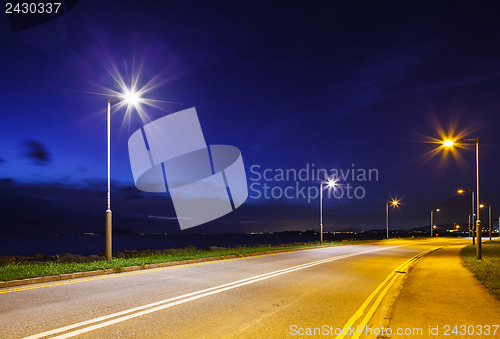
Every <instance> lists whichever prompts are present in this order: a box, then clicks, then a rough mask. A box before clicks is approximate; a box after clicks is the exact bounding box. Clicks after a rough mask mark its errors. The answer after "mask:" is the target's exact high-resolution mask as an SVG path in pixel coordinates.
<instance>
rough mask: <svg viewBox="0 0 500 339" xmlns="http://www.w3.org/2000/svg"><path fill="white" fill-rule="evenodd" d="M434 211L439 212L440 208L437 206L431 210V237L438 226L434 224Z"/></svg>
mask: <svg viewBox="0 0 500 339" xmlns="http://www.w3.org/2000/svg"><path fill="white" fill-rule="evenodd" d="M434 211H436V212H439V211H440V209H439V208H436V209H433V210H431V238H432V230H433V229H435V228H436V226H434Z"/></svg>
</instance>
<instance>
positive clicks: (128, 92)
mask: <svg viewBox="0 0 500 339" xmlns="http://www.w3.org/2000/svg"><path fill="white" fill-rule="evenodd" d="M122 89H123V93H122V94H121V95H119V97H118V98H115V99H110V98H108V99H107V102H108V114H107V127H108V129H107V144H108V147H107V148H108V151H107V158H108V166H107V169H108V192H107V208H106V260H108V261H109V260H111V256H112V250H111V249H112V230H111V221H112V218H111V171H110V160H111V159H110V158H111V103H113V102H115V101H121V102H123V103H120V105H119V106H118V108H120V107H122V106H124V105H125V104H127V105H128V107H127V112H128V111H130V110H131V109H132V107H134V108H136V109H137V107H138V106H139V104H140V103H141V97H140V94H139V93H138V92H136V91H135V90H134V88H132V89H129V88H126V87H125V88H122Z"/></svg>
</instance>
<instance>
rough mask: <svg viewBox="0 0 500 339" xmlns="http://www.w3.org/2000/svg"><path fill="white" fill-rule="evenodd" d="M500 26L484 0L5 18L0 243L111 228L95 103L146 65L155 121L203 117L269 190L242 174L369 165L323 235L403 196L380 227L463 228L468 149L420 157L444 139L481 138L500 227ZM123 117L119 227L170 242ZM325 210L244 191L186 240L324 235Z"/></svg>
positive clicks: (84, 4) (125, 6)
mask: <svg viewBox="0 0 500 339" xmlns="http://www.w3.org/2000/svg"><path fill="white" fill-rule="evenodd" d="M499 15H500V4H499V3H498V2H494V1H479V2H474V3H473V2H469V3H467V2H460V1H458V2H455V1H454V2H453V3H451V2H440V1H418V2H417V1H405V2H398V1H377V2H373V1H353V2H351V1H350V2H346V1H342V2H340V1H312V2H306V1H289V2H283V1H238V2H236V1H147V2H145V1H123V0H122V1H81V2H80V3H79V4H78V5H77V6H76V7H75V8H73V9H72V10H70V11H69V12H68V13H67V14H65V15H63V16H61V17H59V18H57V19H55V20H53V21H50V22H47V23H45V24H43V25H40V26H37V27H34V28H31V29H27V30H24V31H19V32H13V31H12V30H11V27H10V25H9V21H8V18H7V16H6V15H2V16H1V19H0V39H1V40H0V41H1V44H2V49H1V51H2V52H1V54H0V58H1V59H0V61H1V62H0V72H1V74H2V76H1V77H0V83H1V88H2V91H1V92H0V99H1V102H2V105H1V106H0V107H1V108H0V115H1V121H2V122H1V124H0V180H2V184H0V202H1V206H0V213H1V215H2V216H1V218H2V219H3V221H2V228H1V229H0V233H8V232H11V231H12V230H15V231H16V232H24V231H27V230H30V231H31V230H33V229H36V230H39V231H40V232H48V233H50V232H60V230H61V229H64V230H65V231H68V232H73V231H74V232H83V231H100V230H102V229H103V228H104V210H105V203H106V200H105V197H106V195H105V190H106V187H105V178H106V114H105V108H106V97H105V96H104V95H97V94H94V93H96V92H102V88H103V87H106V88H110V89H114V90H118V89H119V88H118V86H117V85H116V83H115V82H114V80H113V78H112V77H111V75H110V74H109V73H108V72H107V71H106V68H113V67H116V69H117V70H119V71H120V73H121V74H122V75H123V77H124V78H125V79H126V80H127V81H129V80H130V78H131V75H132V70H133V69H135V70H137V69H138V68H139V66H140V65H142V69H141V70H142V72H141V77H140V81H139V82H140V85H145V84H146V83H147V82H148V81H149V80H151V79H153V78H154V79H155V80H154V83H155V84H157V85H158V87H157V88H155V89H154V90H152V91H151V92H150V93H148V97H150V98H154V99H158V100H161V101H163V102H161V103H159V104H158V106H159V107H157V108H153V107H145V110H146V112H147V113H148V115H149V116H150V118H151V119H152V120H154V119H157V118H160V117H162V116H164V115H166V114H168V113H173V112H176V111H179V110H182V109H185V108H189V107H196V109H197V111H198V115H199V119H200V123H201V125H202V129H203V132H204V134H205V139H206V141H207V143H208V144H226V145H234V146H236V147H238V148H239V149H240V150H241V152H242V156H243V161H244V164H245V167H246V170H247V178H248V179H249V185H250V184H252V183H253V182H259V183H260V184H263V183H264V182H263V181H262V180H260V181H259V180H252V179H257V178H256V175H255V174H253V173H252V172H251V171H250V168H251V166H253V165H259V166H260V169H261V170H264V169H267V168H269V169H285V170H286V169H292V170H296V171H298V170H300V169H302V168H304V167H306V166H308V165H309V166H312V164H314V166H315V168H326V169H332V168H335V169H344V170H347V169H352V168H353V164H354V168H356V169H366V170H368V169H376V170H377V173H378V177H377V179H378V180H374V179H373V180H372V181H370V182H359V181H357V182H353V181H352V180H348V181H347V182H344V184H347V183H349V184H351V185H352V186H354V187H357V186H361V187H362V188H363V192H365V195H364V196H363V198H362V199H348V198H343V199H325V202H324V203H325V227H326V228H325V229H326V230H339V229H345V228H359V229H371V228H377V227H380V228H382V227H383V226H384V225H385V208H384V203H385V201H387V200H388V199H389V198H391V197H396V196H397V197H400V198H401V199H402V202H403V205H402V206H401V207H400V208H399V210H397V211H394V213H393V212H392V211H391V227H394V228H410V227H417V226H423V225H426V224H429V220H428V219H429V211H430V209H431V208H436V207H441V208H442V210H443V212H442V214H440V215H439V216H438V220H437V223H450V222H464V221H466V219H467V215H468V213H469V209H468V208H469V203H470V197H457V196H456V195H455V194H454V191H455V189H456V188H458V187H461V186H466V187H473V186H474V185H475V177H474V169H475V168H474V160H475V158H474V156H475V154H474V152H473V149H472V148H471V149H469V150H467V149H461V150H459V155H460V157H461V159H459V160H456V159H455V158H453V157H449V158H447V159H442V158H441V154H438V155H437V156H435V157H433V158H431V157H429V156H426V154H428V152H430V151H431V150H432V149H433V148H435V147H436V145H435V144H430V143H428V142H427V141H429V140H430V139H429V138H438V139H439V138H440V132H441V131H444V132H446V133H449V132H450V131H452V130H453V129H454V130H455V132H461V133H464V135H465V136H467V137H471V138H474V137H476V136H478V137H480V140H481V144H480V147H481V148H480V161H481V197H482V200H483V201H485V202H488V203H491V204H492V206H493V216H494V217H497V214H498V213H497V206H500V205H499V204H500V200H499V198H498V194H497V192H498V191H499V189H500V185H499V183H498V180H497V171H498V165H499V161H498V159H499V157H500V147H499V146H500V144H499V142H498V137H497V134H498V126H499V123H500V115H499V114H498V109H499V107H500V96H499V95H498V93H500V47H499V45H498V36H500V23H499V22H498V17H499ZM124 113H125V110H124V109H123V110H120V111H117V112H116V113H114V114H113V118H112V178H113V189H112V197H113V200H112V204H113V213H114V217H115V218H116V219H115V226H116V227H120V226H122V227H124V228H129V229H133V230H134V231H138V232H146V233H147V232H157V233H164V232H169V233H170V232H176V231H178V225H177V221H176V220H175V218H174V217H175V212H174V211H173V207H172V203H171V201H170V199H169V197H168V195H166V194H163V195H155V194H142V193H141V192H139V191H137V190H136V189H135V187H134V181H133V178H132V173H131V170H130V164H129V159H128V151H127V140H128V137H129V136H130V134H131V133H132V132H134V131H135V130H137V129H138V128H140V127H141V126H143V122H142V121H141V119H140V118H139V117H138V116H137V115H132V116H130V119H128V118H127V119H124ZM254 168H256V167H254ZM295 184H296V183H295V182H291V181H285V182H272V183H270V185H272V186H273V187H274V186H278V187H281V188H285V187H287V186H289V185H292V186H293V185H295ZM300 184H301V185H303V186H307V187H309V186H310V185H311V187H317V183H316V182H315V181H314V180H310V182H300ZM254 187H262V186H254ZM276 192H277V191H276ZM358 192H361V191H358ZM249 193H250V195H251V196H252V195H253V196H255V195H256V194H255V192H254V193H252V190H250V192H249ZM318 213H319V211H318V199H317V198H315V199H312V201H310V202H309V203H308V202H307V199H302V198H301V197H300V196H299V198H298V199H286V198H280V199H263V198H260V199H254V198H252V197H250V198H249V199H248V200H247V201H246V203H245V204H244V205H243V206H242V207H240V208H239V209H237V210H236V211H235V212H233V213H231V214H228V215H226V216H224V217H222V218H220V219H218V220H215V221H213V222H211V223H208V224H206V225H203V226H199V227H196V228H193V229H191V230H190V232H250V231H278V230H285V229H308V228H317V224H318V222H319V221H318ZM20 214H21V215H22V217H20V216H19V215H20ZM70 214H71V215H73V217H69V215H70ZM75 215H78V218H75V217H74V216H75ZM152 216H154V218H153V217H152ZM483 219H484V218H483Z"/></svg>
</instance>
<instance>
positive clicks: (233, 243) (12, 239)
mask: <svg viewBox="0 0 500 339" xmlns="http://www.w3.org/2000/svg"><path fill="white" fill-rule="evenodd" d="M376 238H380V237H379V236H378V235H374V234H372V235H370V234H364V235H363V234H356V235H349V234H332V233H326V234H324V237H323V239H324V240H325V241H333V240H336V241H338V240H349V239H376ZM317 241H319V234H305V233H293V232H291V233H287V232H284V233H264V234H260V233H259V234H196V235H193V234H190V235H129V234H127V235H120V234H118V235H113V252H115V251H123V250H146V249H167V248H184V247H186V246H195V247H197V248H200V249H204V248H207V247H210V246H219V247H226V248H228V247H237V246H257V245H280V244H293V243H307V242H317ZM104 251H105V236H104V235H98V234H92V235H0V256H7V255H24V256H30V255H33V254H35V253H42V254H45V255H56V254H61V253H73V254H81V255H91V254H99V253H102V252H104Z"/></svg>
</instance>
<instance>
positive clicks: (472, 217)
mask: <svg viewBox="0 0 500 339" xmlns="http://www.w3.org/2000/svg"><path fill="white" fill-rule="evenodd" d="M457 192H458V194H463V193H465V192H471V193H472V214H471V217H470V219H471V223H470V226H471V227H470V228H471V229H472V230H473V232H472V245H474V239H475V235H474V229H475V228H474V216H475V213H474V190H473V189H470V188H468V189H459V190H458V191H457Z"/></svg>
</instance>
